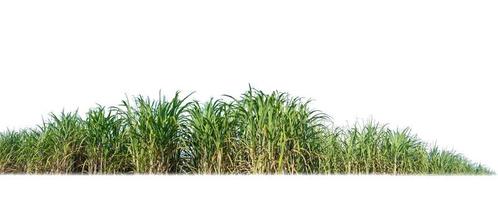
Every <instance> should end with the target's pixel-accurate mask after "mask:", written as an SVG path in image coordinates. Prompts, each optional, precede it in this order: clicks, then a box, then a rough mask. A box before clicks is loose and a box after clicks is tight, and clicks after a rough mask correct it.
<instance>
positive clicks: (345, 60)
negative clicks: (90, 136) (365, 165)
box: [0, 0, 498, 180]
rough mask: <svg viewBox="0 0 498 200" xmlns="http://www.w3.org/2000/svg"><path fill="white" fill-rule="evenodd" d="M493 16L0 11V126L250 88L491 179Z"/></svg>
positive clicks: (105, 5) (229, 4) (263, 9)
mask: <svg viewBox="0 0 498 200" xmlns="http://www.w3.org/2000/svg"><path fill="white" fill-rule="evenodd" d="M497 10H498V5H497V4H496V3H495V1H479V0H472V1H470V0H469V1H461V0H451V1H440V0H417V1H409V2H408V1H399V0H392V1H386V0H379V1H356V0H348V1H334V2H332V1H293V0H286V1H272V0H261V1H260V0H251V1H234V0H226V1H187V0H185V1H171V2H165V1H127V0H119V1H108V0H85V1H68V0H59V1H56V0H45V1H25V0H12V1H9V0H6V1H0V93H1V94H0V95H1V96H0V130H6V129H7V128H10V129H18V128H25V127H33V126H34V125H35V124H39V123H40V122H41V119H42V117H46V116H47V113H49V112H60V111H61V110H62V109H63V108H64V109H66V110H75V109H77V108H79V109H80V113H84V111H86V110H87V109H88V108H90V107H93V106H95V105H96V103H100V104H103V105H116V104H119V103H120V101H121V100H122V99H123V98H124V97H125V93H126V94H129V95H136V94H145V95H151V96H157V94H158V91H159V90H162V91H163V93H164V94H166V95H171V94H173V93H174V92H175V91H176V90H181V91H183V92H184V94H187V93H189V92H193V91H195V92H196V93H195V95H194V97H195V98H196V99H200V100H206V99H208V98H209V97H219V96H220V95H222V94H230V95H235V96H238V95H240V94H241V93H242V92H243V91H245V90H246V89H247V88H248V84H249V83H250V84H252V85H253V86H255V87H256V88H259V89H263V90H265V91H271V90H274V89H278V90H281V91H287V92H290V93H291V94H292V95H296V96H303V97H307V98H311V99H314V100H315V101H314V103H313V106H314V107H315V108H317V109H320V110H322V111H324V112H326V113H328V114H330V115H331V116H332V117H333V118H334V121H335V123H336V124H338V125H346V124H348V123H349V124H351V123H354V122H355V121H363V120H367V119H370V118H373V119H375V120H377V121H379V122H382V123H389V124H390V125H391V127H394V128H395V127H401V128H403V127H406V126H409V127H412V129H413V132H414V133H415V134H417V135H418V136H419V137H420V138H422V139H423V140H424V141H427V142H429V143H434V142H437V144H438V145H440V146H442V147H445V148H447V149H454V150H456V151H458V152H460V153H463V154H464V155H465V156H467V157H468V158H470V159H471V160H474V161H477V162H481V163H483V164H486V165H487V166H489V167H491V168H492V169H494V170H495V171H496V170H498V159H497V158H496V152H498V145H496V141H497V138H498V137H497V136H496V135H497V133H498V131H497V128H496V125H497V119H498V116H497V114H498V104H497V102H498V96H497V92H496V91H497V88H496V85H498V78H497V75H498V74H497V73H496V72H495V68H496V67H497V66H498V57H497V55H498V37H497V35H498V25H497V24H498V12H496V11H497ZM0 179H1V177H0ZM495 180H496V179H495Z"/></svg>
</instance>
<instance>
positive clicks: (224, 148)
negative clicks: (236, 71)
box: [0, 88, 493, 174]
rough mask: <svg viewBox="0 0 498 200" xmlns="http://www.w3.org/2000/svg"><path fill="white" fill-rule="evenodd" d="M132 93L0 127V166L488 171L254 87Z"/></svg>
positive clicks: (406, 137)
mask: <svg viewBox="0 0 498 200" xmlns="http://www.w3.org/2000/svg"><path fill="white" fill-rule="evenodd" d="M187 99H188V96H187V97H186V98H181V97H180V95H179V93H177V94H176V95H175V96H174V97H173V98H172V99H166V98H165V97H163V96H161V95H160V97H159V99H157V100H152V99H149V98H147V97H143V96H138V97H136V98H133V99H132V100H131V101H130V100H128V99H127V100H125V101H123V102H122V104H121V105H120V106H117V107H111V108H104V107H102V106H99V107H97V108H94V109H92V110H90V111H89V112H87V113H86V116H85V117H81V116H80V115H78V114H77V113H64V112H63V113H61V114H59V115H55V114H51V115H50V119H49V120H48V121H45V122H44V123H43V124H42V125H40V126H38V127H37V128H35V129H25V130H19V131H7V132H5V133H2V134H0V173H57V174H60V173H77V174H128V173H152V174H165V173H167V174H492V173H493V172H492V171H490V170H489V169H487V168H485V167H483V166H481V165H479V164H475V163H473V162H471V161H469V160H467V159H466V158H465V157H463V156H462V155H460V154H457V153H454V152H451V151H445V150H440V149H438V148H437V147H428V145H426V144H425V143H423V142H422V141H420V140H419V139H418V138H417V137H415V136H414V135H412V134H410V130H409V129H403V130H393V129H390V128H388V127H387V126H385V125H381V124H378V123H374V122H369V123H365V124H355V125H353V126H352V127H334V126H332V123H331V121H330V119H329V117H328V116H327V115H325V114H324V113H322V112H320V111H318V110H312V109H310V108H309V101H303V100H302V99H301V98H296V97H291V96H289V95H288V94H287V93H282V92H278V91H275V92H272V93H270V94H266V93H264V92H262V91H259V90H255V89H253V88H250V89H249V91H247V92H245V93H244V94H243V95H242V96H241V97H240V98H234V97H230V96H226V98H222V99H217V100H215V99H211V100H210V101H208V102H206V103H200V102H197V101H189V100H187Z"/></svg>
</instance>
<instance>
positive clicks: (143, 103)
mask: <svg viewBox="0 0 498 200" xmlns="http://www.w3.org/2000/svg"><path fill="white" fill-rule="evenodd" d="M185 100H186V98H180V97H179V93H176V95H175V97H174V98H173V99H171V100H170V101H168V100H167V99H166V98H165V97H162V96H161V97H160V99H159V100H151V99H149V98H145V97H143V96H139V97H137V98H135V99H134V103H135V104H134V105H131V104H130V103H129V102H128V101H123V107H124V109H122V110H121V112H120V113H121V115H122V117H123V118H124V119H125V120H126V124H125V129H124V134H126V135H127V139H128V142H129V144H128V151H129V153H130V154H131V164H132V171H133V172H135V173H178V172H181V170H182V166H183V164H182V162H183V159H182V155H181V153H182V149H184V148H183V146H182V144H183V138H184V137H185V131H186V130H187V116H186V109H187V107H188V106H189V105H190V103H187V102H185Z"/></svg>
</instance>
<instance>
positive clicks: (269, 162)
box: [234, 89, 327, 173]
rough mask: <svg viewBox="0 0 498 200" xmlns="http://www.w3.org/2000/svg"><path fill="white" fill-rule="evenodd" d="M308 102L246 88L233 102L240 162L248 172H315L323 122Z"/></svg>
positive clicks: (323, 116)
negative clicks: (238, 136) (240, 156)
mask: <svg viewBox="0 0 498 200" xmlns="http://www.w3.org/2000/svg"><path fill="white" fill-rule="evenodd" d="M308 104H309V101H307V102H302V100H301V98H296V97H289V95H288V94H287V93H282V92H277V91H276V92H273V93H271V94H265V93H263V92H262V91H259V90H253V89H250V90H249V91H248V92H246V93H245V94H243V95H242V98H241V99H240V100H235V105H234V109H235V111H234V112H235V118H236V119H237V120H238V121H239V122H238V124H239V127H238V128H239V131H240V141H241V143H242V147H243V148H244V154H245V155H246V156H245V158H244V159H243V160H242V161H243V162H244V164H245V165H244V166H245V168H246V170H247V171H248V172H251V173H314V172H315V173H316V172H318V171H317V169H318V165H319V163H320V155H321V154H322V150H323V147H322V145H323V144H322V140H321V139H322V136H323V135H324V130H325V127H324V124H323V121H324V120H325V119H327V116H326V115H324V114H323V113H321V112H319V111H316V110H311V109H310V108H309V107H308Z"/></svg>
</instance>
